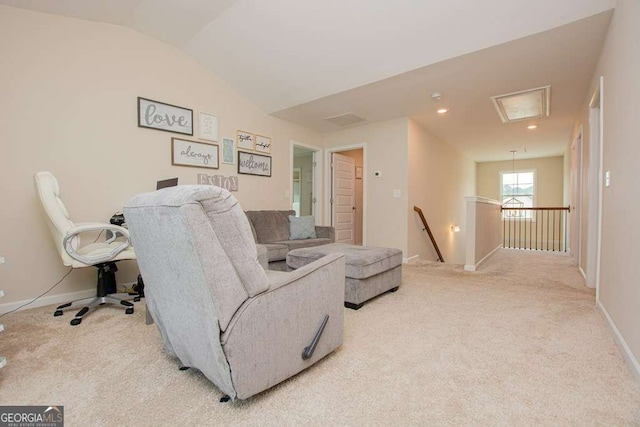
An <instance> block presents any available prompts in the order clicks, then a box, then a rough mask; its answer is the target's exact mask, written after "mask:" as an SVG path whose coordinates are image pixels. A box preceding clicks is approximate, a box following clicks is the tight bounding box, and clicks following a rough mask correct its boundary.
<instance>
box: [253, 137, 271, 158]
mask: <svg viewBox="0 0 640 427" xmlns="http://www.w3.org/2000/svg"><path fill="white" fill-rule="evenodd" d="M256 151H257V152H259V153H267V154H269V153H271V138H268V137H266V136H262V135H256Z"/></svg>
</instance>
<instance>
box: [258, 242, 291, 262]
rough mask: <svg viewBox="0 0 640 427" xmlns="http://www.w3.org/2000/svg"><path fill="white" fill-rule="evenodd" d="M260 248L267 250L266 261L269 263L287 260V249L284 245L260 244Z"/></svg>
mask: <svg viewBox="0 0 640 427" xmlns="http://www.w3.org/2000/svg"><path fill="white" fill-rule="evenodd" d="M262 246H264V247H265V248H267V259H268V260H269V262H272V261H282V260H284V259H287V252H289V247H288V246H287V245H285V244H277V243H262Z"/></svg>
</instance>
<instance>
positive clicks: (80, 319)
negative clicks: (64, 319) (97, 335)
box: [69, 317, 82, 326]
mask: <svg viewBox="0 0 640 427" xmlns="http://www.w3.org/2000/svg"><path fill="white" fill-rule="evenodd" d="M80 322H82V318H79V317H76V318H75V319H73V320H72V321H71V322H69V323H70V324H71V326H76V325H79V324H80Z"/></svg>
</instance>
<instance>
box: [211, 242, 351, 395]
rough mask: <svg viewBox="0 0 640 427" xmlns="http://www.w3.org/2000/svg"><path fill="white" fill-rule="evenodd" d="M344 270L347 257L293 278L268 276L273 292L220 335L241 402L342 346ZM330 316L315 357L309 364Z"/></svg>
mask: <svg viewBox="0 0 640 427" xmlns="http://www.w3.org/2000/svg"><path fill="white" fill-rule="evenodd" d="M344 268H345V267H344V255H343V254H330V255H327V256H325V257H323V258H321V259H319V260H316V261H314V262H312V263H310V264H307V265H305V266H304V267H301V268H299V269H298V270H295V271H293V272H290V273H284V272H279V271H269V272H267V273H268V277H269V282H270V288H269V289H268V290H267V291H265V292H262V293H260V294H258V295H256V296H254V297H252V298H249V299H248V300H247V301H245V302H244V304H243V305H242V306H241V307H240V308H239V309H238V311H237V312H236V313H235V314H234V316H233V319H232V320H231V323H230V324H229V326H228V327H227V329H226V330H225V331H224V332H223V334H222V335H221V343H222V345H223V349H224V352H225V355H226V357H227V361H228V363H229V367H230V368H231V376H232V379H233V383H234V387H235V389H236V391H237V397H238V398H240V399H246V398H247V397H249V396H252V395H254V394H255V393H259V392H260V391H263V390H265V389H267V388H269V387H271V386H273V385H274V384H277V383H279V382H281V381H283V380H285V379H287V378H289V377H290V376H292V375H295V374H296V373H298V372H300V371H302V370H303V369H305V368H307V367H309V366H310V365H312V364H313V363H315V362H317V361H318V360H320V359H321V358H322V357H324V356H326V355H327V354H329V353H330V352H332V351H333V350H334V349H336V348H337V347H339V346H340V345H341V344H342V339H343V328H344V281H345V275H344ZM326 316H329V319H328V322H327V324H326V328H325V329H324V333H323V334H322V336H321V337H320V339H319V341H318V343H317V347H315V352H314V353H313V355H312V356H310V357H309V358H308V359H305V358H304V357H303V351H304V350H305V348H306V347H307V346H309V345H310V343H311V342H312V340H313V339H314V336H315V335H317V332H318V328H319V327H320V326H321V325H322V323H323V320H324V318H325V317H326ZM258 361H259V362H258ZM258 366H261V367H265V368H264V369H258V368H257V367H258Z"/></svg>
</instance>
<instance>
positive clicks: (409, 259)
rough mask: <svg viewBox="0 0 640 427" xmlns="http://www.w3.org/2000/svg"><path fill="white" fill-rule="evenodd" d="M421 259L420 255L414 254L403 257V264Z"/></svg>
mask: <svg viewBox="0 0 640 427" xmlns="http://www.w3.org/2000/svg"><path fill="white" fill-rule="evenodd" d="M417 259H420V255H414V256H410V257H409V258H402V263H403V264H409V263H410V262H411V261H414V260H417Z"/></svg>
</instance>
